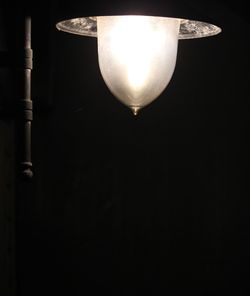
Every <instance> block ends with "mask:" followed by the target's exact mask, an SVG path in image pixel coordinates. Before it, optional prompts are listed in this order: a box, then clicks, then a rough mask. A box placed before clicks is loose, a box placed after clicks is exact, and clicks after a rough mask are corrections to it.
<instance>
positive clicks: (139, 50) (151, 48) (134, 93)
mask: <svg viewBox="0 0 250 296" xmlns="http://www.w3.org/2000/svg"><path fill="white" fill-rule="evenodd" d="M179 25H180V21H179V20H178V19H171V18H161V17H148V16H110V17H98V18H97V34H98V57H99V65H100V70H101V73H102V76H103V78H104V81H105V82H106V84H107V86H108V87H109V89H110V91H111V92H112V93H113V94H114V95H115V96H116V97H117V98H118V99H119V100H120V101H122V102H123V103H124V104H125V105H127V106H129V107H130V108H131V109H132V110H133V112H134V113H137V111H138V110H139V109H140V108H141V107H144V106H146V105H147V104H149V103H150V102H152V101H153V100H154V99H155V98H157V97H158V96H159V95H160V94H161V93H162V91H163V90H164V89H165V87H166V86H167V84H168V83H169V81H170V79H171V77H172V74H173V72H174V68H175V63H176V54H177V45H178V33H179Z"/></svg>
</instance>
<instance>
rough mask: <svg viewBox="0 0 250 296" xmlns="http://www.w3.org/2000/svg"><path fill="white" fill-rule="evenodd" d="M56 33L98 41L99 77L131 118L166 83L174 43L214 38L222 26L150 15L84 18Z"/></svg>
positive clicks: (65, 24) (61, 24)
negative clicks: (130, 113)
mask: <svg viewBox="0 0 250 296" xmlns="http://www.w3.org/2000/svg"><path fill="white" fill-rule="evenodd" d="M56 27H57V29H58V30H62V31H64V32H68V33H71V34H77V35H82V36H90V37H97V43H98V59H99V66H100V70H101V74H102V77H103V79H104V81H105V83H106V85H107V86H108V88H109V89H110V91H111V92H112V93H113V94H114V96H116V97H117V98H118V99H119V100H120V101H121V102H123V103H124V104H125V105H127V106H128V107H129V108H130V109H131V110H132V112H133V113H134V115H137V113H138V112H139V110H140V109H141V108H142V107H144V106H146V105H148V104H150V103H151V102H152V101H153V100H154V99H156V98H157V97H158V96H159V95H160V94H161V93H162V92H163V90H164V89H165V88H166V86H167V85H168V83H169V81H170V79H171V77H172V75H173V72H174V69H175V64H176V55H177V47H178V39H193V38H203V37H209V36H214V35H217V34H219V33H220V32H221V28H219V27H217V26H215V25H213V24H210V23H207V22H201V21H196V20H189V19H180V18H170V17H169V18H168V17H154V16H142V15H140V16H136V15H127V16H126V15H125V16H124V15H123V16H85V17H79V18H73V19H68V20H64V21H60V22H58V23H57V24H56Z"/></svg>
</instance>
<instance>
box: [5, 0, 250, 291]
mask: <svg viewBox="0 0 250 296" xmlns="http://www.w3.org/2000/svg"><path fill="white" fill-rule="evenodd" d="M73 2H74V3H73ZM73 2H72V3H67V2H66V1H65V2H60V1H58V2H55V1H54V2H46V1H45V2H43V3H36V4H34V3H33V4H32V7H31V13H32V17H33V29H32V30H33V31H32V38H33V39H32V47H33V50H34V70H33V86H32V87H33V100H34V104H35V112H34V122H33V163H34V172H35V175H34V180H33V183H32V184H31V185H30V186H31V189H30V194H25V196H21V197H20V196H19V198H20V199H21V200H20V199H19V201H17V206H18V213H19V215H18V233H17V238H18V239H17V251H18V252H17V262H18V265H17V271H18V286H17V289H18V295H37V296H38V295H44V294H45V293H46V294H48V295H60V294H62V293H65V292H66V293H67V294H68V295H89V296H90V295H99V294H101V293H102V294H106V293H109V294H110V295H116V296H119V295H124V296H125V295H126V296H127V295H129V296H133V295H154V296H156V295H157V296H158V295H183V294H184V293H185V294H187V293H190V294H192V295H222V294H231V293H232V294H234V295H249V292H250V284H249V268H250V265H249V263H250V260H249V259H250V258H249V247H250V239H249V226H250V221H249V214H250V201H249V187H248V171H249V167H248V165H249V152H248V148H249V147H248V143H247V139H248V136H249V129H248V127H249V109H248V108H249V90H250V86H249V66H250V65H249V50H250V46H249V29H248V26H249V18H248V17H249V14H248V13H247V10H246V7H245V6H244V5H245V2H243V1H237V3H235V4H230V5H229V4H227V3H226V1H225V2H224V1H217V2H215V1H191V2H188V5H187V6H188V9H190V8H191V11H192V12H194V13H196V14H197V18H198V19H200V20H204V21H211V22H214V23H215V24H216V25H218V26H221V27H222V30H223V32H222V33H221V34H219V35H217V36H214V37H209V38H204V39H197V40H181V41H180V42H179V50H178V57H177V65H176V70H175V73H174V75H173V78H172V80H171V82H170V84H169V86H168V87H167V89H166V90H165V92H164V93H163V94H162V95H161V96H160V97H159V98H158V99H157V100H156V101H154V102H153V103H152V104H151V105H149V106H147V107H146V108H144V109H143V110H142V111H141V112H140V114H139V115H138V116H137V117H134V116H133V115H132V113H131V111H130V110H129V109H128V108H127V107H125V106H123V105H122V104H121V103H120V102H119V101H117V100H116V99H115V98H114V97H113V96H112V94H111V93H110V92H109V90H108V89H107V87H106V85H105V84H104V82H103V80H102V77H101V74H100V72H99V68H98V60H97V44H96V39H95V38H87V37H86V38H83V37H80V36H75V35H70V34H67V33H63V32H58V31H56V29H55V22H56V21H57V20H59V19H63V18H67V17H70V16H71V14H72V15H75V14H76V12H77V13H78V12H79V13H78V14H79V15H89V14H87V13H88V12H92V11H93V12H94V11H98V12H99V14H101V9H104V7H108V6H109V5H110V7H112V5H114V7H115V9H118V10H119V8H120V10H122V7H123V6H125V4H124V3H125V2H122V1H118V2H116V4H113V3H111V2H105V4H104V2H101V3H98V2H93V3H89V4H86V3H82V2H80V1H78V2H79V3H77V1H73ZM137 2H139V4H141V3H140V2H142V1H137ZM137 2H136V3H134V4H137ZM128 3H130V2H129V1H128V2H127V4H128ZM183 3H184V4H187V2H186V1H184V2H183ZM183 3H182V4H183ZM139 4H138V6H137V8H136V9H135V11H136V12H138V11H139V8H138V7H139ZM158 4H159V5H160V6H159V11H160V12H162V15H166V13H164V11H165V8H166V7H167V6H166V5H167V4H165V3H164V1H159V3H158ZM182 4H178V5H177V8H179V9H181V15H175V16H182V15H184V14H185V8H183V7H185V6H183V5H182ZM156 5H157V3H156V2H155V1H154V2H150V1H147V6H148V7H151V6H152V7H156ZM78 7H79V8H78ZM17 8H18V9H20V8H21V4H20V6H18V7H13V8H12V7H10V6H8V10H7V12H6V15H7V16H10V15H11V13H14V12H15V13H17V10H16V9H17ZM157 9H158V8H157ZM166 9H167V8H166ZM115 11H116V10H115ZM129 11H133V9H132V4H131V6H129ZM105 12H106V11H105ZM121 13H122V12H121ZM156 14H158V13H157V12H156ZM203 15H204V19H202V16H203ZM171 16H173V15H171ZM6 19H8V18H6ZM6 29H7V27H6Z"/></svg>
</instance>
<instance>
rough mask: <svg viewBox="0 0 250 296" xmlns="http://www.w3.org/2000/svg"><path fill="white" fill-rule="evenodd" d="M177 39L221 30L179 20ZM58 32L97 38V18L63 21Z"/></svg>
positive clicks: (211, 34)
mask: <svg viewBox="0 0 250 296" xmlns="http://www.w3.org/2000/svg"><path fill="white" fill-rule="evenodd" d="M179 20H180V30H179V37H178V38H179V39H193V38H203V37H209V36H213V35H216V34H219V33H220V32H221V28H219V27H217V26H215V25H213V24H209V23H206V22H201V21H195V20H188V19H179ZM56 27H57V29H58V30H62V31H65V32H68V33H72V34H77V35H82V36H90V37H97V17H96V16H90V17H80V18H74V19H69V20H64V21H61V22H59V23H57V24H56Z"/></svg>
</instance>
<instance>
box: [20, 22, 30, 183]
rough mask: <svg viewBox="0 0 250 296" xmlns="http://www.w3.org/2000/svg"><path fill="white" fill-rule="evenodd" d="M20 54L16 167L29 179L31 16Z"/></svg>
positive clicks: (24, 30) (25, 28)
mask: <svg viewBox="0 0 250 296" xmlns="http://www.w3.org/2000/svg"><path fill="white" fill-rule="evenodd" d="M21 36H22V39H23V40H22V41H21V40H20V41H21V42H22V48H19V46H18V50H20V52H21V56H19V61H18V62H17V63H18V65H17V96H18V98H17V102H18V110H17V113H18V117H17V123H18V124H17V132H18V153H17V155H18V167H19V173H20V175H21V177H24V178H25V179H30V178H32V176H33V172H32V160H31V123H32V119H33V104H32V100H31V71H32V55H33V53H32V49H31V18H30V17H25V19H24V24H23V30H22V34H21Z"/></svg>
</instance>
